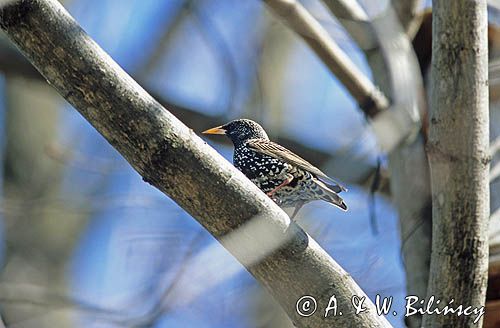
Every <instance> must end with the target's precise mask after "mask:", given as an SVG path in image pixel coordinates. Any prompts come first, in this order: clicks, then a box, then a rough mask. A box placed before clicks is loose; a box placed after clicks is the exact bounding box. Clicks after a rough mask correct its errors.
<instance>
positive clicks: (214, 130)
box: [202, 125, 226, 134]
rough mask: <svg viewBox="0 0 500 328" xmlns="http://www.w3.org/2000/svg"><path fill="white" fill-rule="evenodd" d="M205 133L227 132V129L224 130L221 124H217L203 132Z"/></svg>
mask: <svg viewBox="0 0 500 328" xmlns="http://www.w3.org/2000/svg"><path fill="white" fill-rule="evenodd" d="M202 133H203V134H226V130H224V129H223V128H222V125H221V126H216V127H215V128H211V129H208V130H205V131H203V132H202Z"/></svg>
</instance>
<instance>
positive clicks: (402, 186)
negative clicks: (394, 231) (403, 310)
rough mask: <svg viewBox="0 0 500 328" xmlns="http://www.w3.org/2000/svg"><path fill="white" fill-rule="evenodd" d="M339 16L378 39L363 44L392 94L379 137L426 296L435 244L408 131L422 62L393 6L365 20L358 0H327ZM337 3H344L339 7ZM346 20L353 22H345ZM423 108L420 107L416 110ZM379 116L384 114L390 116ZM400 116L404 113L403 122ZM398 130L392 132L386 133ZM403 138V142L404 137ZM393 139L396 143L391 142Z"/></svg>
mask: <svg viewBox="0 0 500 328" xmlns="http://www.w3.org/2000/svg"><path fill="white" fill-rule="evenodd" d="M323 2H324V3H325V4H327V6H328V8H330V10H331V11H332V12H333V13H334V14H341V15H342V16H341V18H342V19H340V20H339V21H340V23H341V24H343V26H344V28H345V29H346V30H347V32H348V33H349V34H351V35H352V36H353V38H354V39H355V40H356V41H357V42H358V39H359V37H358V34H359V33H358V30H357V29H356V24H364V25H363V26H366V25H368V26H369V28H370V30H371V31H370V32H369V34H370V35H373V36H374V40H375V43H376V44H375V45H372V46H371V47H366V46H365V47H364V46H363V45H361V48H362V49H363V50H364V52H365V55H366V57H367V60H368V63H369V64H370V67H371V68H372V71H373V76H374V78H375V80H376V81H377V82H378V85H379V86H380V87H381V88H382V90H383V91H384V92H385V93H386V94H387V95H390V97H391V99H392V101H393V106H392V108H391V110H389V111H386V112H384V113H383V114H382V115H380V116H378V117H376V118H375V120H374V121H373V122H372V126H374V128H375V130H376V135H377V139H378V141H379V143H381V144H382V143H385V144H387V145H388V146H386V147H385V148H387V149H390V150H391V152H390V156H389V168H390V170H389V171H390V182H391V190H393V191H394V192H393V193H392V194H393V195H394V197H395V204H396V206H397V209H398V213H399V219H400V227H401V232H400V234H401V240H402V253H403V257H404V263H405V269H406V279H407V289H408V294H410V295H418V296H419V297H421V298H422V297H425V296H426V293H427V280H428V272H429V262H430V247H431V198H430V180H429V169H428V164H427V158H426V154H425V150H424V146H423V139H422V137H420V136H417V137H414V138H413V139H411V140H408V136H409V135H411V134H410V133H409V132H410V131H412V130H414V129H415V127H417V128H418V125H417V126H412V125H415V124H416V123H418V116H419V114H418V113H419V112H420V113H422V112H423V110H422V107H423V106H425V102H424V101H423V100H422V98H423V96H424V90H423V83H422V79H421V75H420V71H419V69H418V62H417V60H416V58H415V54H414V53H413V48H412V46H411V43H410V41H409V38H408V36H407V34H406V33H404V31H403V29H402V27H401V25H400V24H399V19H398V17H397V14H396V13H395V12H394V10H393V9H392V8H391V7H389V8H388V9H387V10H386V11H385V12H384V13H382V14H381V15H380V16H378V17H377V18H376V20H375V21H365V22H363V21H361V20H360V19H365V18H366V17H367V15H366V14H365V15H363V14H361V13H360V11H361V9H360V8H359V7H357V6H355V5H353V3H354V2H348V3H347V2H345V1H340V0H323ZM339 8H343V10H340V9H339ZM346 22H351V23H349V24H347V23H346ZM418 109H419V110H418ZM381 116H386V118H388V119H387V120H385V119H382V117H381ZM398 117H400V118H403V119H404V120H403V121H402V122H406V123H404V124H400V122H398ZM391 130H394V133H392V136H390V137H389V138H387V137H386V135H387V134H389V133H388V132H389V131H391ZM403 140H405V142H402V141H403ZM391 142H392V144H390V143H391ZM407 320H408V321H407V324H408V325H409V326H410V327H420V320H421V317H420V316H419V315H414V316H411V317H408V318H407Z"/></svg>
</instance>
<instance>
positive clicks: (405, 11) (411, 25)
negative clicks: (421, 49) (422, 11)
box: [391, 0, 422, 39]
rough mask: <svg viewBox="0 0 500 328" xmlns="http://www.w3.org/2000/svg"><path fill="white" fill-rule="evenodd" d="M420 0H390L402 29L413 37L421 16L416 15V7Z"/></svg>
mask: <svg viewBox="0 0 500 328" xmlns="http://www.w3.org/2000/svg"><path fill="white" fill-rule="evenodd" d="M421 3H422V0H391V4H392V7H393V8H394V10H395V11H396V13H397V15H398V17H399V21H400V22H401V25H402V26H403V30H404V31H405V32H406V34H407V35H408V36H409V38H410V39H412V38H413V36H414V35H415V33H417V30H418V27H419V26H420V23H421V20H422V16H421V15H418V13H417V9H418V7H419V6H420V4H421Z"/></svg>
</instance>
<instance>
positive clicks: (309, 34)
mask: <svg viewBox="0 0 500 328" xmlns="http://www.w3.org/2000/svg"><path fill="white" fill-rule="evenodd" d="M263 2H264V3H266V4H267V6H268V7H269V8H270V9H271V10H272V11H273V12H274V14H275V15H276V16H278V17H280V18H281V20H282V21H283V22H284V23H285V24H286V25H288V26H289V27H290V28H291V29H292V30H293V31H294V32H295V33H297V34H298V35H299V36H300V37H301V38H302V39H303V40H304V41H305V42H306V43H307V44H308V45H309V47H311V49H312V50H313V51H314V52H315V53H316V54H317V55H318V57H319V58H321V60H322V61H323V63H324V64H325V65H326V66H327V67H328V69H329V70H330V71H331V72H332V73H333V74H334V75H335V76H336V77H337V78H338V79H339V80H340V82H341V83H342V84H343V85H344V86H345V87H346V89H347V90H348V91H349V93H350V94H351V95H352V97H353V98H354V99H355V100H356V101H357V103H358V105H359V107H360V108H361V109H362V110H363V111H364V112H365V114H366V115H367V116H369V117H374V116H375V115H377V114H378V113H380V112H382V111H383V110H385V109H387V107H388V106H389V101H388V99H387V98H386V97H385V95H384V94H383V93H382V92H381V91H380V90H379V89H378V88H377V87H376V86H375V85H374V84H373V83H372V82H371V81H370V79H368V77H366V76H365V75H364V74H363V73H362V72H361V71H360V70H359V69H358V68H357V67H356V66H355V65H354V63H353V62H352V61H351V60H350V59H349V57H347V55H346V54H345V53H344V52H343V51H342V50H341V49H340V47H339V46H338V45H337V44H336V43H335V41H334V40H333V39H332V38H331V37H330V35H329V34H328V32H327V31H326V30H325V29H324V28H323V27H322V26H321V24H320V23H319V22H318V21H317V20H316V19H315V18H314V17H313V16H312V15H311V14H310V13H309V12H308V11H307V10H306V9H305V8H304V7H303V6H302V5H301V4H300V3H299V2H298V1H296V0H263Z"/></svg>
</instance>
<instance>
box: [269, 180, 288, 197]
mask: <svg viewBox="0 0 500 328" xmlns="http://www.w3.org/2000/svg"><path fill="white" fill-rule="evenodd" d="M292 180H293V175H291V174H288V175H287V177H286V179H285V181H283V182H282V183H280V184H279V185H278V186H277V187H276V188H274V189H273V190H271V191H270V192H268V193H266V195H268V196H269V197H271V196H272V195H273V194H274V193H275V192H277V191H278V190H280V189H281V188H283V187H284V186H286V185H287V184H289V183H290V182H292Z"/></svg>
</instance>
